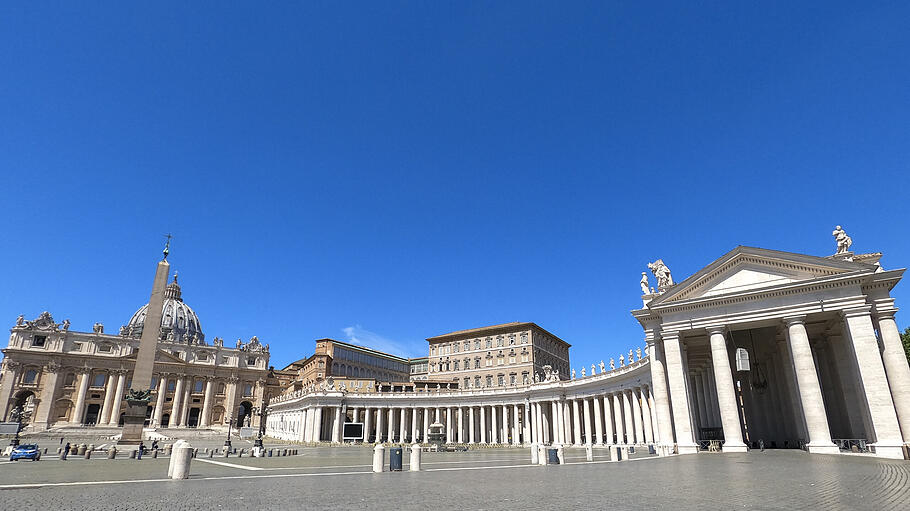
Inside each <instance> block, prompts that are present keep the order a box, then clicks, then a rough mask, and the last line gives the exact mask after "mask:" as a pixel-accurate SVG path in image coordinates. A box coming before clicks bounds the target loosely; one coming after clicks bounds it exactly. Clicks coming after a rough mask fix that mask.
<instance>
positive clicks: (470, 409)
mask: <svg viewBox="0 0 910 511" xmlns="http://www.w3.org/2000/svg"><path fill="white" fill-rule="evenodd" d="M475 429H476V428H475V423H474V407H473V406H471V407H468V443H469V444H473V443H474V430H475Z"/></svg>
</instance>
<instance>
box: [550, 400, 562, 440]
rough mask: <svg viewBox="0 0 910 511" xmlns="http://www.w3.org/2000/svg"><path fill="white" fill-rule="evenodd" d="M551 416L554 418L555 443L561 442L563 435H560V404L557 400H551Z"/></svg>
mask: <svg viewBox="0 0 910 511" xmlns="http://www.w3.org/2000/svg"><path fill="white" fill-rule="evenodd" d="M550 417H551V419H552V423H553V424H551V426H552V428H553V429H552V430H551V431H552V432H553V443H560V442H561V437H560V435H559V429H560V424H559V422H560V421H559V406H557V403H556V401H550Z"/></svg>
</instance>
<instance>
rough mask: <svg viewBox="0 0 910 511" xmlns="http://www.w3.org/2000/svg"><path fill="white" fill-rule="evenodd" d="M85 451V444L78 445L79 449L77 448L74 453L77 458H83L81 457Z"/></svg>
mask: <svg viewBox="0 0 910 511" xmlns="http://www.w3.org/2000/svg"><path fill="white" fill-rule="evenodd" d="M85 449H86V445H85V444H79V448H78V450H77V451H76V452H75V454H76V455H78V456H83V455H84V454H85Z"/></svg>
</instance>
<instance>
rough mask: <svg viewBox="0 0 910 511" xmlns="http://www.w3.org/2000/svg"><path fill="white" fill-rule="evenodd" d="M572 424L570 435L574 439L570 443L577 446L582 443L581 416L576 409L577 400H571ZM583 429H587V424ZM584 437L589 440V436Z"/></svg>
mask: <svg viewBox="0 0 910 511" xmlns="http://www.w3.org/2000/svg"><path fill="white" fill-rule="evenodd" d="M572 423H573V424H572V426H573V427H572V435H573V437H574V438H573V439H572V440H573V442H572V443H573V445H576V446H579V445H581V443H582V442H581V414H580V411H579V409H578V400H577V399H573V400H572ZM585 427H586V428H587V424H585ZM585 436H587V437H588V438H591V437H590V436H589V435H585Z"/></svg>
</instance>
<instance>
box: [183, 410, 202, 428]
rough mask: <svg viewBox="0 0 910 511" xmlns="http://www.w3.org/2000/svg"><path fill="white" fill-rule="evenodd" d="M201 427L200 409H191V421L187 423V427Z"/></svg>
mask: <svg viewBox="0 0 910 511" xmlns="http://www.w3.org/2000/svg"><path fill="white" fill-rule="evenodd" d="M198 425H199V409H198V408H190V419H189V420H188V421H187V423H186V427H188V428H195V427H196V426H198Z"/></svg>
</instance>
